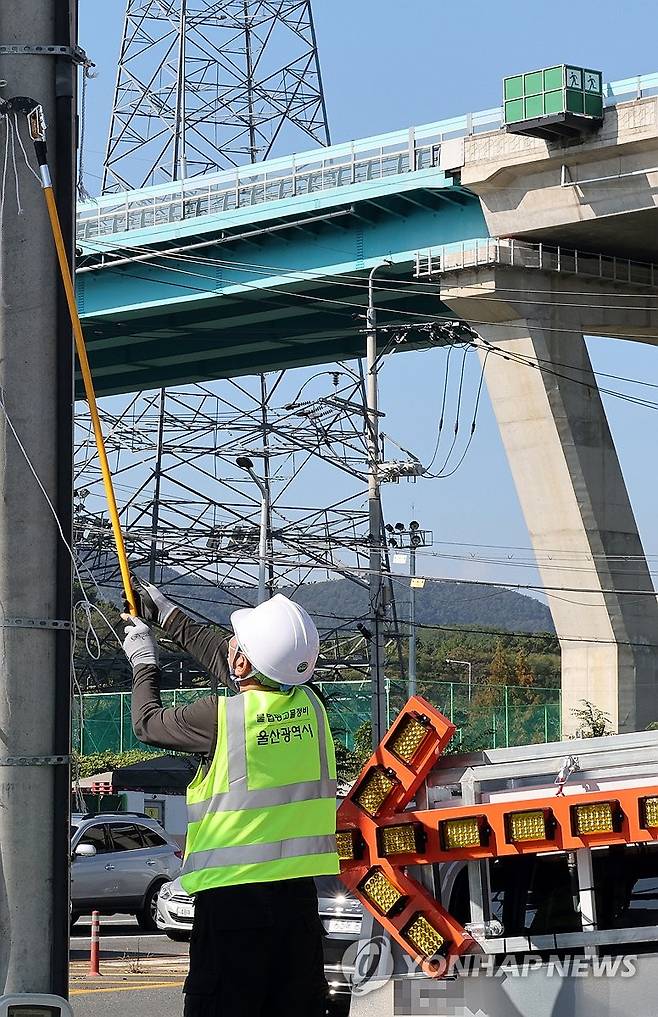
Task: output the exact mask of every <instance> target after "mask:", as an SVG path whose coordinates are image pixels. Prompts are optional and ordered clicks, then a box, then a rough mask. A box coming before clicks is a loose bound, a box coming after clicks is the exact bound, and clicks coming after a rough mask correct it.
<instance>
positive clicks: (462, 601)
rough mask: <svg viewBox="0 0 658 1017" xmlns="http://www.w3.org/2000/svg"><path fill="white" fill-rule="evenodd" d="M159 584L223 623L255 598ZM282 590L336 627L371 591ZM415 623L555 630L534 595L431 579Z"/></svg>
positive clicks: (188, 584) (400, 589)
mask: <svg viewBox="0 0 658 1017" xmlns="http://www.w3.org/2000/svg"><path fill="white" fill-rule="evenodd" d="M136 571H138V572H141V571H142V570H141V569H137V570H136ZM165 578H166V576H165ZM172 579H173V577H172ZM408 582H409V581H408V579H403V578H400V577H396V580H395V583H394V590H395V598H396V608H397V612H398V617H399V618H400V619H406V618H408V615H409V586H408ZM161 585H162V588H163V589H164V590H166V591H167V592H168V593H169V595H170V596H171V597H172V599H175V600H177V601H179V602H180V604H181V606H183V607H187V608H194V609H196V610H197V611H198V612H199V613H200V614H201V615H203V616H204V617H206V618H209V619H212V620H213V621H216V622H218V623H222V624H225V623H227V622H228V619H229V614H230V612H231V611H233V610H235V608H236V607H243V606H244V605H245V602H247V603H254V602H255V590H254V589H253V588H244V587H240V586H225V587H216V586H212V585H211V584H209V583H205V582H204V581H203V580H199V579H193V578H192V577H186V578H181V577H177V578H176V579H175V580H174V581H172V582H170V583H169V584H167V583H166V582H165V583H162V584H161ZM280 592H281V593H287V594H291V595H292V596H293V598H294V599H295V600H296V601H298V602H299V603H300V604H303V606H304V607H305V608H306V609H307V610H308V611H309V612H310V613H311V614H312V615H313V617H314V618H315V619H316V621H317V624H318V627H319V628H322V629H330V628H334V627H335V626H336V624H337V623H338V624H340V623H341V622H349V621H350V620H352V619H355V620H356V621H359V620H361V619H362V618H365V617H366V616H367V614H368V606H367V605H368V596H367V591H366V590H365V589H364V588H363V587H360V586H357V585H356V584H355V583H353V582H351V581H350V580H349V579H338V580H333V581H330V582H324V583H312V584H308V585H306V586H304V587H302V588H301V589H300V590H298V591H295V592H294V593H292V591H291V590H289V589H285V588H283V589H281V590H280ZM107 593H108V599H111V600H113V601H114V602H115V603H116V602H118V593H117V591H116V590H112V591H110V590H108V591H107ZM416 621H417V622H418V623H419V624H421V625H469V626H480V625H481V626H483V627H487V628H495V629H503V630H507V631H516V632H553V631H555V630H554V626H553V621H552V619H551V615H550V611H549V609H548V608H547V607H546V605H545V604H543V603H541V601H539V600H535V599H534V597H527V596H524V595H523V594H520V593H516V592H515V591H513V590H505V589H501V588H500V587H490V586H480V585H477V584H476V585H464V584H462V583H456V582H450V581H445V580H444V581H441V582H428V583H426V584H425V587H424V588H423V589H419V590H416Z"/></svg>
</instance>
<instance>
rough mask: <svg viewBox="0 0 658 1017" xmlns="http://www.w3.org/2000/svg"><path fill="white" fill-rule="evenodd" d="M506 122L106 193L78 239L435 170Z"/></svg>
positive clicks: (439, 125) (376, 140)
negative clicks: (456, 142) (457, 147)
mask: <svg viewBox="0 0 658 1017" xmlns="http://www.w3.org/2000/svg"><path fill="white" fill-rule="evenodd" d="M656 92H658V73H654V74H645V75H638V76H635V77H632V78H625V79H623V80H621V81H616V82H615V81H613V82H610V83H608V84H606V85H605V86H604V96H605V102H606V105H608V106H610V105H614V104H615V103H617V102H622V101H627V100H629V99H634V98H641V97H643V96H646V95H650V94H653V93H656ZM501 124H502V109H501V108H500V107H499V106H498V107H493V108H492V109H488V110H481V111H480V112H477V113H467V114H465V115H463V116H457V117H448V118H446V119H444V120H438V121H436V122H435V123H431V124H425V125H424V126H420V127H411V128H409V129H406V130H401V131H392V132H389V133H387V134H380V135H374V136H372V137H369V138H362V139H360V140H358V141H351V142H346V143H343V144H340V145H331V146H329V147H328V148H319V149H313V150H311V151H309V152H303V153H300V154H297V155H293V156H287V157H284V158H280V159H269V160H267V161H265V162H262V163H254V164H253V165H246V166H237V167H235V168H234V169H230V170H226V171H222V172H219V173H212V174H205V175H203V176H200V177H192V178H190V179H188V180H183V181H177V182H174V183H165V184H158V185H155V186H150V187H144V188H142V189H140V190H134V191H126V192H123V193H121V194H106V195H103V196H102V197H99V198H94V199H91V200H90V201H86V202H83V203H82V204H81V205H80V206H79V208H78V216H77V235H78V239H79V240H80V241H83V242H84V241H90V242H93V241H94V240H98V241H102V239H103V237H110V236H113V235H114V234H117V233H124V232H132V231H135V230H140V229H149V228H153V227H157V226H161V225H167V224H169V223H172V222H180V221H182V220H184V219H195V218H198V217H200V216H207V215H214V214H220V213H223V212H227V211H232V210H234V209H238V208H245V207H249V206H251V205H260V204H263V203H266V202H271V201H278V200H281V199H284V198H294V197H296V196H298V195H304V194H311V193H315V192H322V191H327V190H334V189H336V188H341V187H345V186H349V185H354V184H359V183H365V182H367V181H369V180H376V179H382V178H384V177H389V176H397V175H403V174H408V173H413V172H417V171H419V170H425V169H430V168H432V167H434V166H438V165H439V158H440V150H441V144H442V142H444V141H447V140H449V139H452V138H459V137H466V136H468V135H470V134H474V133H477V132H478V131H490V130H495V129H497V128H499V127H500V126H501ZM101 249H102V248H101Z"/></svg>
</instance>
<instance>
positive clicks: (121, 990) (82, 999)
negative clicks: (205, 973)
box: [71, 976, 183, 1017]
mask: <svg viewBox="0 0 658 1017" xmlns="http://www.w3.org/2000/svg"><path fill="white" fill-rule="evenodd" d="M101 981H102V985H101V984H99V985H93V986H92V985H90V984H86V985H84V986H83V985H76V986H75V987H74V988H72V990H71V1006H72V1007H73V1013H74V1014H75V1017H151V1015H153V1017H180V1015H181V1014H182V1012H183V997H182V991H183V989H182V986H183V983H182V981H179V982H175V981H173V980H170V981H167V980H164V981H163V980H162V976H160V977H159V978H158V979H155V978H145V977H144V976H137V977H134V978H129V979H126V978H124V979H121V980H114V979H111V978H103V979H99V983H100V982H101Z"/></svg>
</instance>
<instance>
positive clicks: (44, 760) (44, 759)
mask: <svg viewBox="0 0 658 1017" xmlns="http://www.w3.org/2000/svg"><path fill="white" fill-rule="evenodd" d="M70 762H71V757H70V756H6V757H5V758H4V759H2V758H1V757H0V767H1V766H67V765H68V764H69V763H70Z"/></svg>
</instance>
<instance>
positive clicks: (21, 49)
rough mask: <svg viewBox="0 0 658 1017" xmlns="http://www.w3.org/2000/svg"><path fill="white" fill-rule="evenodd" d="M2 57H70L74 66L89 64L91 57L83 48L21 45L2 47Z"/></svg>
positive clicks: (0, 52)
mask: <svg viewBox="0 0 658 1017" xmlns="http://www.w3.org/2000/svg"><path fill="white" fill-rule="evenodd" d="M0 56H54V57H68V59H69V60H70V61H71V63H74V64H84V65H88V64H89V62H90V61H89V57H88V56H87V54H86V53H85V51H84V50H83V49H82V47H81V46H36V45H35V46H32V45H22V44H21V43H19V44H18V45H15V46H0Z"/></svg>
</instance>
